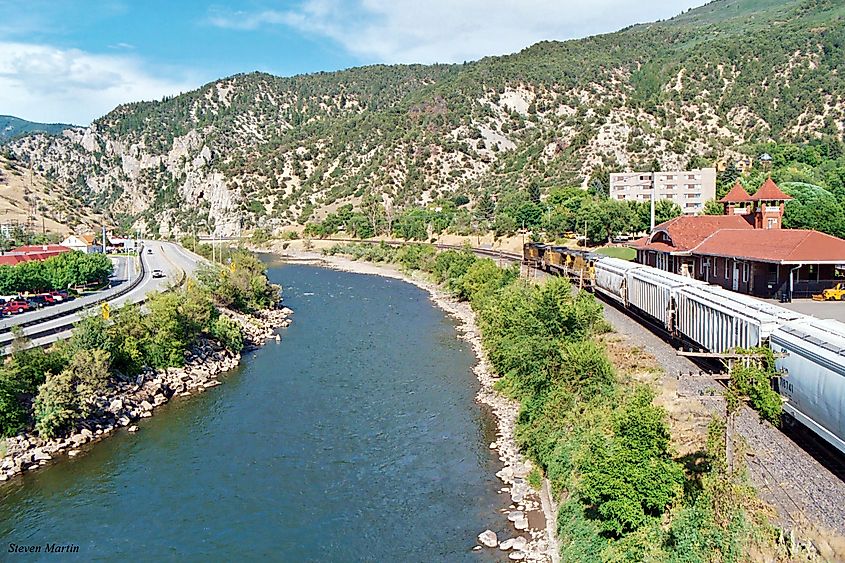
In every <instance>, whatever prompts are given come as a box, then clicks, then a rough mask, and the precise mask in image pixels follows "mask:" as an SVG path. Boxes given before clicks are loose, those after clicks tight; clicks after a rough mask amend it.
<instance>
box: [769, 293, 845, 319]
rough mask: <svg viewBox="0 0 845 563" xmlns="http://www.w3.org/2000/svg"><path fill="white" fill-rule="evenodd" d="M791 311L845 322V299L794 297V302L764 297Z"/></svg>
mask: <svg viewBox="0 0 845 563" xmlns="http://www.w3.org/2000/svg"><path fill="white" fill-rule="evenodd" d="M763 301H766V302H768V303H774V304H775V305H779V306H781V307H783V308H785V309H789V310H790V311H797V312H799V313H803V314H805V315H813V316H814V317H818V318H820V319H836V320H837V321H841V322H843V323H845V301H813V300H812V299H793V301H792V303H781V302H779V301H777V300H775V299H763Z"/></svg>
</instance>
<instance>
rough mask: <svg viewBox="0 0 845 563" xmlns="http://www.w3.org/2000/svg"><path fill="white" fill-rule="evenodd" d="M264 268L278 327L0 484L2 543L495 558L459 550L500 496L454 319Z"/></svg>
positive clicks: (336, 280) (414, 299)
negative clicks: (138, 414)
mask: <svg viewBox="0 0 845 563" xmlns="http://www.w3.org/2000/svg"><path fill="white" fill-rule="evenodd" d="M269 275H270V278H271V280H272V281H273V282H275V283H279V284H281V285H282V286H283V287H284V288H285V290H284V294H285V304H286V305H287V306H289V307H291V308H292V309H293V310H294V311H296V315H295V316H296V321H295V322H294V323H293V324H292V325H291V326H290V327H289V328H287V329H284V330H283V333H282V334H283V337H282V340H281V341H275V340H271V341H270V342H268V343H267V344H266V345H265V346H264V347H262V348H259V349H256V350H253V351H251V352H249V353H247V354H244V358H243V359H242V362H241V364H240V366H239V367H237V368H235V369H234V370H233V371H230V372H228V373H227V374H224V375H222V376H221V377H220V379H221V381H223V383H224V384H223V385H219V386H215V387H213V388H208V389H207V390H206V391H205V392H204V393H201V394H199V395H196V396H195V397H192V398H189V399H184V400H183V399H179V398H177V399H176V400H173V401H170V402H169V403H167V404H166V405H163V406H162V407H160V408H159V409H158V411H157V416H155V417H152V418H149V419H147V420H143V421H141V422H139V423H138V428H139V431H138V432H137V433H129V432H126V431H122V430H121V431H118V432H117V433H116V434H115V435H113V436H112V437H111V438H109V439H108V440H104V441H102V442H101V443H99V444H97V445H96V446H94V447H92V448H91V449H90V451H87V452H85V455H80V456H77V457H74V458H72V459H68V460H65V461H63V462H62V463H57V464H55V465H52V466H50V467H46V468H44V469H42V470H39V471H34V472H27V473H25V474H24V475H22V476H17V477H15V478H14V479H11V480H10V481H9V482H7V483H3V484H0V536H2V538H4V542H3V545H2V549H0V552H2V553H3V559H4V560H14V559H16V558H21V559H23V558H26V559H29V558H34V559H44V560H48V559H52V558H55V554H52V553H47V552H46V550H45V548H46V546H49V545H52V544H55V545H56V546H71V547H77V549H78V550H74V549H71V550H70V553H67V552H66V553H64V554H63V557H64V558H68V557H69V558H73V557H77V558H79V559H85V560H92V559H93V560H114V559H117V558H127V559H128V558H132V559H141V560H162V559H164V560H177V559H178V560H184V559H191V560H206V559H213V560H230V559H235V558H239V559H247V560H250V559H259V558H270V559H273V560H299V561H357V560H371V561H461V560H466V561H479V560H485V561H486V560H494V559H506V558H507V556H508V554H507V553H505V552H502V551H498V550H487V549H485V550H481V551H474V548H476V549H477V546H476V544H477V542H478V540H477V536H478V534H479V532H480V531H482V530H487V529H489V530H491V531H493V532H497V533H498V534H500V536H502V535H507V533H508V532H507V530H506V528H507V527H508V522H507V519H506V518H505V517H504V516H503V515H502V514H501V513H500V512H501V510H502V509H503V508H504V507H503V504H504V503H506V502H510V497H506V495H502V494H498V493H497V489H498V487H500V486H501V485H500V482H499V479H498V478H497V477H496V472H497V471H498V470H500V468H501V464H500V463H499V461H498V459H497V458H496V457H495V453H494V452H493V451H492V450H491V449H490V448H489V447H488V444H490V443H491V442H493V441H494V440H495V439H496V425H495V420H494V419H493V417H492V416H490V414H489V413H485V412H483V411H482V409H481V408H479V406H478V405H476V403H475V402H474V396H475V394H476V392H478V390H479V383H478V380H477V379H476V378H475V376H474V375H473V371H472V368H473V365H474V363H475V357H474V355H473V353H472V349H471V347H470V345H469V344H468V343H466V342H464V341H462V340H459V339H458V338H457V337H456V324H455V322H454V321H453V320H452V319H450V318H449V317H447V316H446V315H444V313H443V312H442V311H441V310H439V309H437V308H436V307H434V306H433V304H432V303H431V302H430V300H429V298H428V295H427V294H426V292H425V291H423V290H421V289H419V288H417V287H415V286H413V285H410V284H407V283H404V282H402V281H398V280H395V279H390V278H382V277H376V276H368V275H361V274H354V273H347V272H339V271H335V270H329V269H324V268H317V267H313V266H305V265H274V266H273V267H271V268H270V270H269ZM506 498H507V500H506ZM10 544H15V545H16V546H18V547H28V546H40V547H41V552H40V553H38V552H36V553H27V554H24V553H16V554H14V555H13V554H12V553H10V552H9V550H10V549H11V545H10ZM512 553H513V552H512Z"/></svg>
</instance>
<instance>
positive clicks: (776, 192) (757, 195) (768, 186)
mask: <svg viewBox="0 0 845 563" xmlns="http://www.w3.org/2000/svg"><path fill="white" fill-rule="evenodd" d="M790 199H792V196H790V195H789V194H786V193H784V192H783V190H781V189H780V188H779V187H778V185H777V184H775V183H774V181H773V180H772V179H771V178H769V179H767V180H766V181H765V182H763V185H762V186H760V189H759V190H757V191H756V192H754V195H753V196H751V201H772V200H784V201H785V200H790Z"/></svg>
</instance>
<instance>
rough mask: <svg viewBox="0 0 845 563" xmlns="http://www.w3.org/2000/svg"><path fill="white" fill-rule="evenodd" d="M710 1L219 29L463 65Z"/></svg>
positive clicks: (447, 6)
mask: <svg viewBox="0 0 845 563" xmlns="http://www.w3.org/2000/svg"><path fill="white" fill-rule="evenodd" d="M703 2H704V0H649V1H648V2H643V1H642V0H427V1H425V2H421V1H420V0H303V1H302V2H301V4H300V5H299V6H298V7H297V8H295V9H293V10H288V11H281V10H261V11H256V12H230V13H225V12H220V11H217V12H214V13H212V14H211V15H210V16H209V18H208V22H209V23H210V24H211V25H215V26H217V27H223V28H229V29H239V30H252V29H257V28H259V27H262V26H269V25H285V26H289V27H292V28H295V29H298V30H300V31H304V32H306V33H310V34H313V35H317V36H323V37H327V38H330V39H332V40H334V41H336V42H338V43H339V44H340V45H341V46H343V47H344V48H345V49H346V50H347V51H349V52H350V53H353V54H355V55H357V56H359V57H361V58H363V59H366V60H375V61H378V62H387V63H433V62H461V61H464V60H473V59H478V58H480V57H483V56H486V55H497V54H505V53H512V52H515V51H518V50H520V49H522V48H524V47H527V46H529V45H531V44H533V43H536V42H537V41H541V40H546V39H558V40H562V39H571V38H575V37H584V36H587V35H593V34H597V33H604V32H608V31H614V30H616V29H619V28H622V27H625V26H627V25H631V24H633V23H641V22H647V21H653V20H656V19H663V18H667V17H671V16H674V15H676V14H677V13H679V12H681V11H683V10H685V9H687V8H691V7H693V6H696V5H700V4H702V3H703Z"/></svg>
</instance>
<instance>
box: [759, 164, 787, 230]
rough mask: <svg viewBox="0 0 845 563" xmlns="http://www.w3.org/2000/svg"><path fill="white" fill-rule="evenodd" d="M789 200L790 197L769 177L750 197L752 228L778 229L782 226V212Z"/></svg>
mask: <svg viewBox="0 0 845 563" xmlns="http://www.w3.org/2000/svg"><path fill="white" fill-rule="evenodd" d="M790 199H792V197H790V196H789V194H786V193H784V192H783V190H781V189H780V188H779V187H778V185H777V184H775V183H774V181H772V178H771V177H769V178H768V179H767V180H766V181H765V182H763V185H762V186H760V189H759V190H757V191H756V192H755V193H754V195H753V196H751V201H752V202H754V228H755V229H780V228H781V226H782V224H783V211H784V208H785V206H786V202H787V201H789V200H790Z"/></svg>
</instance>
